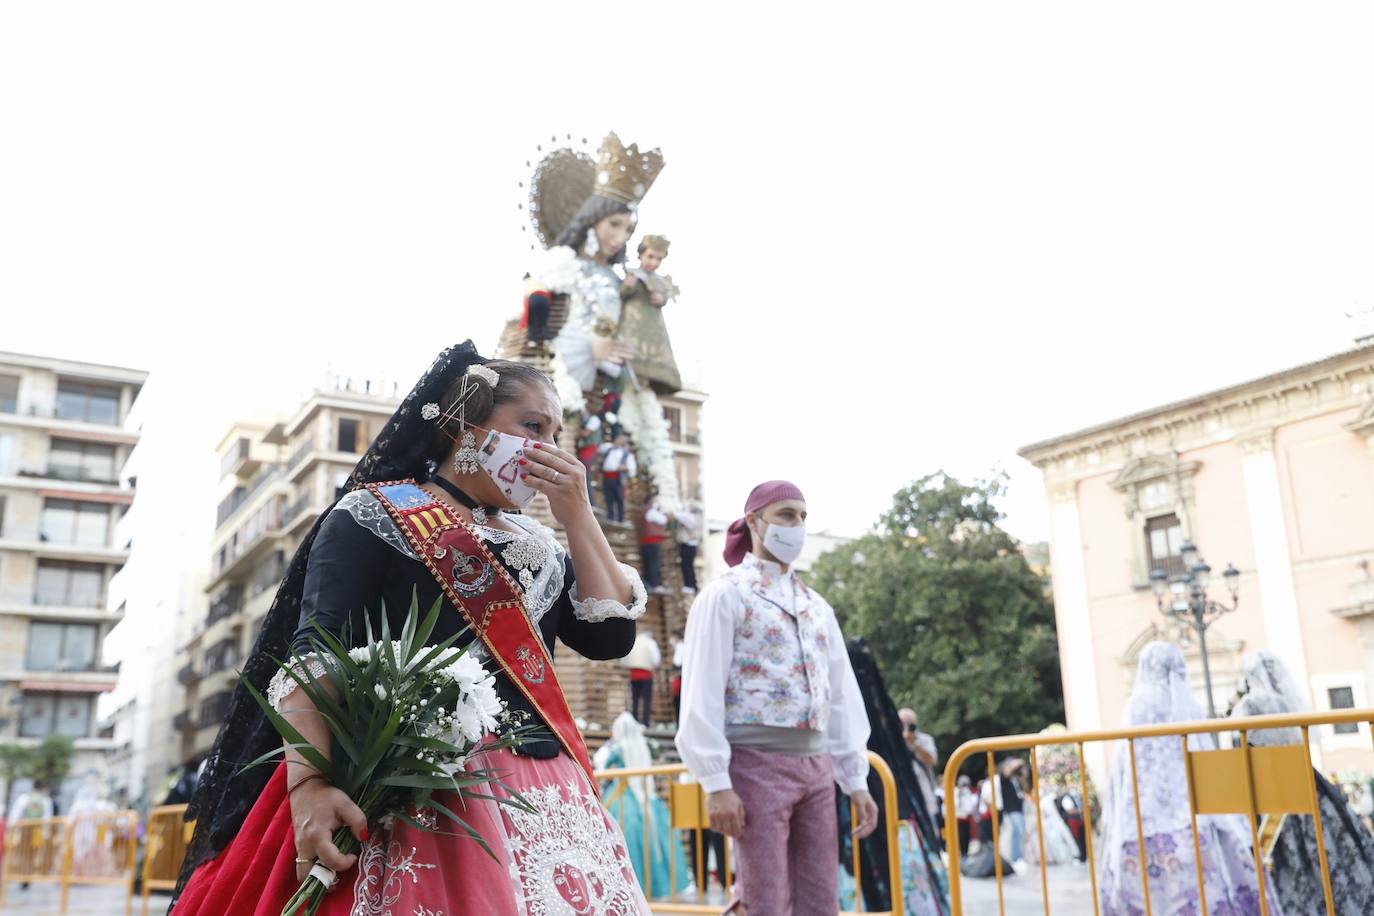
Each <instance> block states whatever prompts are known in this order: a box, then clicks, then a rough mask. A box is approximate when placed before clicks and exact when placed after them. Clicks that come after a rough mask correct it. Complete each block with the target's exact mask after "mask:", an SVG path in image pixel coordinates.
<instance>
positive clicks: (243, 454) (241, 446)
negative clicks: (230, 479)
mask: <svg viewBox="0 0 1374 916" xmlns="http://www.w3.org/2000/svg"><path fill="white" fill-rule="evenodd" d="M251 448H252V445H251V444H250V443H249V441H248V440H247V439H246V438H240V439H239V440H238V441H237V442H235V443H234V444H233V445H232V446H230V448H229V450H228V451H227V452H225V453H224V456H223V457H222V458H220V461H219V473H220V476H221V477H223V476H225V475H227V474H230V473H232V472H233V470H234V467H235V466H236V465H237V464H238V463H239V462H240V461H242V460H243V459H245V458H247V457H248V453H249V450H250V449H251Z"/></svg>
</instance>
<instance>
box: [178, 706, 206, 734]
mask: <svg viewBox="0 0 1374 916" xmlns="http://www.w3.org/2000/svg"><path fill="white" fill-rule="evenodd" d="M199 727H200V726H198V725H196V723H195V721H194V720H193V719H192V718H191V714H190V713H189V712H187V711H185V710H183V711H181V712H179V713H177V714H176V715H175V716H173V717H172V728H175V729H176V730H177V731H179V732H193V731H195V730H196V729H197V728H199Z"/></svg>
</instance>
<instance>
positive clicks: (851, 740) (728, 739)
mask: <svg viewBox="0 0 1374 916" xmlns="http://www.w3.org/2000/svg"><path fill="white" fill-rule="evenodd" d="M744 510H745V515H744V517H743V518H740V519H738V520H736V521H735V522H734V523H733V524H732V525H731V526H730V529H729V532H728V534H727V538H726V545H725V561H726V562H727V563H729V564H730V567H731V569H730V570H729V571H728V572H726V573H725V575H723V576H721V577H720V578H719V579H717V580H716V581H715V582H712V583H711V584H710V585H708V586H706V588H705V589H704V590H703V591H702V592H701V594H700V595H698V596H697V599H696V601H695V603H693V605H692V610H691V612H690V614H689V615H688V617H687V634H686V642H685V657H684V660H683V667H682V715H681V724H680V726H679V729H678V734H677V749H678V752H679V753H680V754H681V755H682V759H683V760H684V761H685V762H686V764H687V767H688V769H689V770H690V771H691V773H692V775H693V776H694V777H695V778H696V779H697V781H698V782H699V783H701V787H702V789H703V790H705V792H706V793H707V795H706V808H707V814H708V816H709V818H710V822H711V828H712V829H713V830H717V831H719V832H721V833H724V834H727V835H729V836H732V837H735V840H736V843H735V848H736V850H737V851H738V864H739V885H738V886H739V890H740V896H741V898H742V899H743V902H744V906H745V911H746V912H748V913H751V914H759V916H788V914H792V916H821V914H826V916H833V914H834V913H836V912H838V909H839V906H838V888H837V887H836V884H837V878H838V874H837V870H836V868H835V867H834V863H835V862H836V861H837V860H838V858H837V857H838V854H839V853H838V835H837V829H836V828H837V825H836V820H835V799H834V784H835V783H839V785H840V788H841V789H843V790H844V792H845V793H846V794H848V795H849V798H850V802H851V804H852V805H853V807H854V810H855V811H856V813H857V815H858V817H859V827H858V830H857V834H858V835H859V836H861V837H862V836H867V835H868V834H869V833H871V832H872V831H873V828H874V827H875V826H877V821H878V808H877V805H876V804H875V803H874V801H873V798H872V797H871V796H870V795H869V793H868V789H867V786H868V758H867V747H868V715H867V713H866V712H865V711H864V703H863V697H862V696H861V694H860V693H859V685H858V683H857V681H855V679H854V671H853V669H852V668H850V666H849V655H848V653H847V652H846V650H845V644H844V637H843V636H842V635H841V633H840V628H839V624H838V623H837V622H836V621H835V612H834V610H832V609H831V607H830V605H829V604H827V603H826V601H825V599H824V598H822V597H821V596H820V595H818V594H816V593H815V592H814V591H812V590H811V589H810V588H808V587H807V586H806V584H805V583H804V582H802V580H801V579H800V577H798V576H797V574H796V572H795V571H794V570H793V569H792V564H793V563H795V562H796V560H797V557H798V556H800V555H801V549H802V545H803V543H804V542H805V539H806V500H805V498H804V497H803V496H802V494H801V491H800V490H798V489H797V487H796V486H794V485H793V484H790V483H788V482H786V481H783V480H770V481H767V482H765V483H761V484H759V485H758V486H757V487H755V488H754V489H753V491H752V492H751V493H750V494H749V499H748V501H747V502H746V503H745V506H744Z"/></svg>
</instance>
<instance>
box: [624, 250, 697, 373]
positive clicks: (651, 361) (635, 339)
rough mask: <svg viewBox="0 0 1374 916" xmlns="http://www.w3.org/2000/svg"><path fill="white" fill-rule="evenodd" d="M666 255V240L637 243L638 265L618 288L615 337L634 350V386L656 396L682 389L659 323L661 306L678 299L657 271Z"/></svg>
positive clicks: (668, 281) (672, 286) (665, 331)
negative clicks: (647, 387)
mask: <svg viewBox="0 0 1374 916" xmlns="http://www.w3.org/2000/svg"><path fill="white" fill-rule="evenodd" d="M667 256H668V240H667V239H665V238H664V237H663V236H661V235H647V236H645V237H644V241H642V242H640V243H639V266H638V267H636V268H633V269H631V270H627V271H626V272H625V283H624V285H623V286H621V288H620V297H621V300H622V302H621V309H620V326H619V328H618V329H617V331H616V338H617V339H618V340H620V341H622V342H623V343H626V344H629V345H630V346H633V347H634V351H635V356H634V358H633V359H631V360H630V361H629V364H630V366H631V367H632V368H633V370H634V372H633V376H632V377H633V379H634V384H633V385H632V386H631V387H635V388H637V387H640V386H643V385H647V386H649V387H650V388H652V389H653V390H654V391H655V392H656V393H658V394H660V395H664V394H673V393H674V392H676V391H679V390H680V389H681V388H682V377H681V376H680V375H679V374H678V369H677V362H676V361H675V360H674V359H673V348H672V345H671V344H670V343H669V342H668V325H667V324H666V323H665V322H664V321H663V306H665V305H666V304H667V303H668V301H669V300H670V299H676V298H677V296H678V289H677V286H676V285H675V284H674V283H673V280H672V278H671V277H669V276H667V275H666V274H660V273H659V272H658V269H659V267H660V266H661V265H662V264H663V259H664V258H666V257H667Z"/></svg>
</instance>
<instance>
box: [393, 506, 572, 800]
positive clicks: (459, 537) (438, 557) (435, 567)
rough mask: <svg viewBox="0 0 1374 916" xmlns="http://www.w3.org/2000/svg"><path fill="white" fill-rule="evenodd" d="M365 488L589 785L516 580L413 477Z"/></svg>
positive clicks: (560, 694) (550, 665)
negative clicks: (380, 505)
mask: <svg viewBox="0 0 1374 916" xmlns="http://www.w3.org/2000/svg"><path fill="white" fill-rule="evenodd" d="M366 486H367V489H368V492H370V493H371V494H372V495H373V496H375V497H377V500H378V501H379V502H380V503H381V504H382V505H383V506H384V507H385V508H386V511H387V513H388V514H389V515H390V516H391V518H392V520H394V521H395V522H396V526H397V527H398V528H400V529H401V532H402V533H403V534H404V535H405V537H406V540H407V541H409V542H410V546H411V548H412V549H413V550H414V551H415V553H416V555H417V556H418V557H419V558H420V560H421V562H423V563H424V564H425V566H426V567H428V569H429V571H430V574H431V575H433V576H434V579H435V581H436V582H438V583H439V587H440V588H441V589H443V591H444V594H445V595H446V596H448V599H449V600H450V601H452V602H453V606H454V607H456V608H457V609H458V611H459V613H461V614H462V615H463V618H464V619H465V620H466V621H467V623H468V625H469V626H471V627H472V631H473V633H474V634H475V635H476V637H477V638H478V639H480V640H482V644H483V645H485V646H486V647H487V652H488V653H489V654H490V655H491V657H492V658H494V659H495V660H496V661H497V662H498V663H499V664H500V665H501V669H502V670H503V671H505V673H506V675H507V677H509V678H510V680H511V682H512V683H513V684H515V686H516V687H518V688H519V689H520V692H521V693H523V694H524V695H525V699H527V700H529V702H530V706H531V707H533V709H534V711H535V712H536V713H538V714H539V717H540V718H542V719H543V720H544V722H545V724H547V725H548V727H549V728H550V729H551V730H552V731H553V733H554V735H556V736H557V738H558V742H559V743H560V744H561V745H563V748H564V750H566V751H567V752H568V753H569V754H570V755H571V756H572V758H573V759H574V760H576V761H577V762H578V764H579V765H580V766H581V767H582V769H583V770H585V771H586V773H587V781H588V782H589V783H591V786H592V790H593V791H596V788H597V786H596V780H595V779H593V778H592V761H591V758H590V757H589V756H588V755H587V745H586V743H585V742H583V740H582V733H581V732H579V731H578V730H577V725H576V723H574V722H573V715H572V710H571V709H569V708H568V700H567V697H565V696H564V695H563V688H562V687H561V686H560V685H559V683H558V677H557V676H556V675H555V674H554V671H553V659H552V658H550V657H549V653H548V649H547V648H546V647H545V645H544V640H543V638H542V636H541V635H540V633H539V631H538V630H537V629H536V628H535V626H534V624H533V623H531V622H530V618H529V615H528V614H526V613H525V602H524V599H523V598H522V597H521V592H520V588H519V586H518V585H516V583H515V580H514V579H512V578H511V577H510V574H509V573H508V572H506V569H505V567H504V566H502V565H501V564H500V563H499V562H498V561H497V559H496V558H495V557H494V556H492V555H491V551H489V550H487V548H486V545H484V544H483V543H482V541H481V539H480V538H478V537H477V536H476V535H475V534H473V532H472V529H471V528H470V527H468V525H467V523H466V522H464V521H463V520H462V519H461V518H459V517H458V515H457V513H455V512H453V511H452V510H451V509H449V508H447V507H446V506H445V505H444V504H443V503H441V502H440V501H439V500H437V499H435V498H434V497H433V496H432V495H431V494H429V493H428V492H426V491H425V490H423V489H421V488H420V487H419V486H417V485H416V483H415V481H413V480H397V481H391V482H388V483H370V484H367V485H366Z"/></svg>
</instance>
